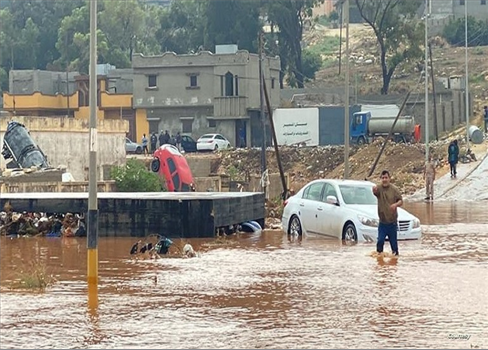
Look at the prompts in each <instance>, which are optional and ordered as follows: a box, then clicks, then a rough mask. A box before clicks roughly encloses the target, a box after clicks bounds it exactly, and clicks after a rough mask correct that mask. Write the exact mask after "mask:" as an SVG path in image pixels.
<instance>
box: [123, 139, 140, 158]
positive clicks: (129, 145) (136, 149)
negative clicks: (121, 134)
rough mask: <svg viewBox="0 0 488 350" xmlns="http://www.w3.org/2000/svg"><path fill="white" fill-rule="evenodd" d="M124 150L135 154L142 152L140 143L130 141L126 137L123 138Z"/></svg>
mask: <svg viewBox="0 0 488 350" xmlns="http://www.w3.org/2000/svg"><path fill="white" fill-rule="evenodd" d="M125 152H126V153H136V154H141V153H142V145H141V144H139V143H137V142H134V141H132V140H131V139H129V138H128V137H126V138H125Z"/></svg>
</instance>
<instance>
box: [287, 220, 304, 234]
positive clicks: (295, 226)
mask: <svg viewBox="0 0 488 350" xmlns="http://www.w3.org/2000/svg"><path fill="white" fill-rule="evenodd" d="M288 234H289V235H296V236H301V235H302V223H301V222H300V219H299V218H298V216H296V215H293V216H292V217H291V220H290V224H289V226H288Z"/></svg>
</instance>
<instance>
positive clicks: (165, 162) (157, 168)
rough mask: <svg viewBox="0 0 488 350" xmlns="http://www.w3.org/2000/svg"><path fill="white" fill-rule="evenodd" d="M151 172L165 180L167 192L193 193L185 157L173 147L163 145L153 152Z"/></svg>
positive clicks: (191, 179)
mask: <svg viewBox="0 0 488 350" xmlns="http://www.w3.org/2000/svg"><path fill="white" fill-rule="evenodd" d="M151 170H152V171H153V172H155V173H158V174H159V176H160V177H163V178H164V179H165V180H166V188H167V190H168V191H169V192H191V191H195V187H194V184H193V176H192V173H191V170H190V167H189V166H188V163H187V162H186V159H185V157H183V155H182V154H181V153H180V151H179V150H178V149H177V148H176V147H175V146H173V145H169V144H168V145H163V146H161V147H159V148H158V149H157V150H156V151H155V152H154V158H153V160H152V161H151Z"/></svg>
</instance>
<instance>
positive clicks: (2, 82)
mask: <svg viewBox="0 0 488 350" xmlns="http://www.w3.org/2000/svg"><path fill="white" fill-rule="evenodd" d="M7 90H8V73H7V71H6V70H5V69H4V68H3V67H1V66H0V93H1V92H2V91H7Z"/></svg>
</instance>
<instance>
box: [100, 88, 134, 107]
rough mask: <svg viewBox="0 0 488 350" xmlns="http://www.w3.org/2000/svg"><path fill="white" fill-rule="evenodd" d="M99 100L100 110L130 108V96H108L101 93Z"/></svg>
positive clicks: (108, 94) (105, 93) (104, 92)
mask: <svg viewBox="0 0 488 350" xmlns="http://www.w3.org/2000/svg"><path fill="white" fill-rule="evenodd" d="M100 99H101V101H100V106H101V107H102V108H120V107H122V108H132V94H110V93H108V92H106V91H102V92H101V93H100Z"/></svg>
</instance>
